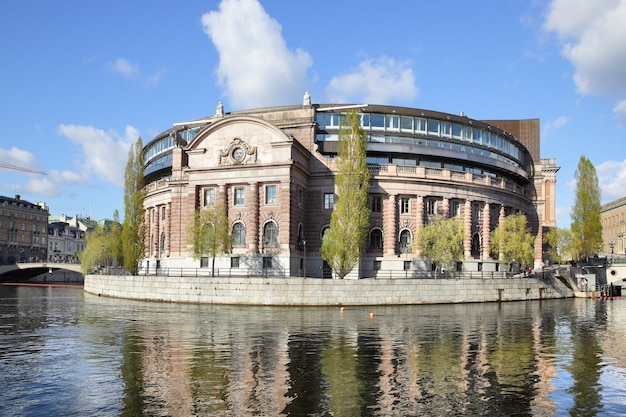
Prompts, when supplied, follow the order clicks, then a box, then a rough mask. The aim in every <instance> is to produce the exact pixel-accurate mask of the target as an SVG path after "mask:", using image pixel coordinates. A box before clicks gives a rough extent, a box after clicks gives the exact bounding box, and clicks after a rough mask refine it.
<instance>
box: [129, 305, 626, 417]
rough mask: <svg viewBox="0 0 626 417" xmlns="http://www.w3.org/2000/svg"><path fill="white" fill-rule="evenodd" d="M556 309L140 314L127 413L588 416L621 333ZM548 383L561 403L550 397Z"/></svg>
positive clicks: (594, 314)
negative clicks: (602, 332) (611, 334)
mask: <svg viewBox="0 0 626 417" xmlns="http://www.w3.org/2000/svg"><path fill="white" fill-rule="evenodd" d="M563 305H564V303H563V302H560V303H559V302H543V303H540V302H530V303H523V302H520V303H513V304H508V305H505V306H501V305H497V304H486V305H471V306H463V305H459V306H455V305H452V306H450V305H448V306H415V307H387V308H385V307H380V308H378V310H380V311H379V312H378V313H377V315H376V317H375V318H373V319H372V318H370V317H369V316H368V313H367V310H365V309H362V308H353V309H347V310H346V312H345V313H343V314H341V313H339V312H338V311H337V310H336V309H329V308H308V309H307V308H305V309H299V308H262V307H245V308H237V307H211V308H210V311H209V312H206V313H204V312H203V308H204V309H207V308H208V307H206V306H204V307H202V306H191V307H187V309H188V310H189V311H188V312H185V313H184V314H182V316H183V317H184V318H185V319H186V321H183V322H181V321H174V320H173V321H171V322H163V321H158V320H142V318H141V317H139V318H138V320H137V321H135V322H132V323H129V324H127V326H128V328H127V329H125V330H124V331H123V334H124V340H123V342H122V356H123V360H122V366H121V374H122V377H123V379H124V383H125V392H124V395H125V396H126V398H125V404H124V415H141V414H144V415H171V416H192V415H214V416H230V415H233V416H235V415H236V416H253V415H268V416H270V415H271V416H279V415H285V416H286V415H289V416H330V415H332V416H336V417H340V416H405V415H431V416H440V415H445V416H453V415H521V416H523V415H527V416H531V415H532V416H549V415H555V414H557V413H558V412H559V405H558V404H557V403H559V404H560V406H561V407H567V404H568V403H571V409H567V408H566V409H565V410H561V411H566V412H567V411H569V412H572V410H576V412H575V414H581V415H594V414H596V413H597V412H598V411H599V410H600V409H601V407H602V398H601V396H602V391H601V390H602V388H601V387H602V384H601V378H602V372H603V366H605V364H603V363H602V352H603V349H605V348H607V347H606V346H603V345H606V344H609V346H608V348H609V349H614V350H615V351H616V352H619V349H622V350H621V352H622V353H621V354H622V356H621V358H620V361H621V362H619V363H616V364H614V365H615V366H618V367H623V366H624V357H623V351H624V348H625V346H624V342H623V341H624V337H623V336H624V333H625V332H622V333H621V336H619V337H615V338H611V339H610V340H611V341H610V342H608V341H604V339H601V338H600V339H599V338H598V336H597V331H598V327H597V326H602V323H603V322H606V315H607V311H606V304H605V306H604V307H598V308H599V309H600V310H593V311H591V312H584V314H581V313H580V312H578V314H581V315H580V317H582V318H581V319H580V320H571V319H570V318H566V319H563V320H561V319H560V318H559V316H561V315H563V316H564V317H566V315H564V314H563V313H562V312H561V310H562V309H563ZM568 305H570V306H571V308H572V309H576V308H583V307H581V306H588V305H589V303H588V302H585V304H582V303H577V302H572V303H570V304H568ZM572 314H574V313H572ZM600 316H603V317H600ZM567 317H571V316H567ZM621 320H623V317H622V318H621ZM181 323H182V324H181ZM589 326H593V328H589ZM617 339H619V340H621V342H617V341H616V340H617ZM607 340H608V339H607ZM617 357H619V356H617ZM620 370H621V372H623V368H620ZM555 381H556V383H557V385H559V387H561V388H562V387H563V386H565V387H566V388H565V389H561V390H560V392H561V394H559V395H561V396H562V395H565V394H563V393H567V394H568V395H570V398H557V399H555V398H554V392H555V389H556V387H555Z"/></svg>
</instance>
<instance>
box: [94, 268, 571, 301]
mask: <svg viewBox="0 0 626 417" xmlns="http://www.w3.org/2000/svg"><path fill="white" fill-rule="evenodd" d="M84 291H85V292H87V293H90V294H94V295H98V296H106V297H113V298H125V299H133V300H143V301H160V302H180V303H193V304H228V305H267V306H359V305H361V306H366V305H410V304H455V303H482V302H504V301H525V300H546V299H560V298H574V296H575V294H574V291H572V289H570V288H568V287H567V286H566V285H564V284H563V283H562V282H560V281H559V280H558V279H555V278H548V279H546V280H538V279H535V278H493V279H361V280H332V279H319V278H272V277H268V278H264V277H250V278H245V277H229V278H222V277H173V276H170V277H165V276H155V275H148V276H145V275H87V276H86V277H85V284H84Z"/></svg>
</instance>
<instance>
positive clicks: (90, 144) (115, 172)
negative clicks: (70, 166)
mask: <svg viewBox="0 0 626 417" xmlns="http://www.w3.org/2000/svg"><path fill="white" fill-rule="evenodd" d="M58 133H59V134H60V135H63V136H65V137H67V138H68V139H69V140H70V141H72V142H74V143H75V144H77V145H78V146H79V147H80V150H81V154H82V160H81V161H80V162H79V163H78V165H79V166H80V167H81V170H82V173H83V174H82V175H83V176H88V175H90V174H95V175H97V176H98V177H100V178H102V179H104V180H106V181H108V182H110V183H112V184H115V185H118V186H123V185H124V169H125V167H126V162H127V160H128V152H129V150H130V146H131V145H132V144H133V143H135V142H136V141H137V138H138V137H139V132H138V130H137V129H135V128H134V127H132V126H127V127H126V132H125V133H124V135H119V134H118V133H117V132H115V131H109V132H108V133H107V132H105V131H104V130H101V129H96V128H95V127H92V126H80V125H63V124H62V125H60V126H59V128H58ZM56 175H58V176H60V177H64V178H65V179H72V178H73V177H72V176H71V175H70V174H69V173H65V172H63V173H57V174H56ZM73 179H77V177H74V178H73Z"/></svg>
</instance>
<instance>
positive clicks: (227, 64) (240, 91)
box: [202, 0, 312, 108]
mask: <svg viewBox="0 0 626 417" xmlns="http://www.w3.org/2000/svg"><path fill="white" fill-rule="evenodd" d="M202 25H203V27H204V31H205V33H206V34H207V35H208V36H209V37H210V38H211V41H212V42H213V44H214V46H215V48H216V49H217V52H218V53H219V64H218V67H217V77H218V82H219V84H220V86H221V87H223V88H224V90H225V93H224V94H225V96H227V97H228V98H229V100H230V103H231V105H233V106H234V107H236V108H250V107H261V106H268V105H280V104H288V103H294V102H300V101H301V100H302V96H303V95H304V93H305V91H308V90H310V88H309V87H310V84H311V82H310V81H309V79H308V77H307V71H308V70H309V68H310V67H311V65H312V60H311V57H310V56H309V54H308V53H307V52H306V51H304V50H302V49H296V50H290V49H289V48H288V47H287V45H286V42H285V40H284V39H283V37H282V34H281V30H282V28H281V26H280V24H279V23H278V22H277V21H276V20H275V19H273V18H271V17H270V16H269V15H268V14H267V13H266V12H265V10H264V9H263V7H262V6H261V5H260V4H259V2H258V1H257V0H223V1H222V2H221V3H220V5H219V11H212V12H209V13H206V14H204V15H203V16H202Z"/></svg>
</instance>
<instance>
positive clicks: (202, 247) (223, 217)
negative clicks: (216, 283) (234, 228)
mask: <svg viewBox="0 0 626 417" xmlns="http://www.w3.org/2000/svg"><path fill="white" fill-rule="evenodd" d="M189 235H190V237H191V242H192V253H193V257H194V258H195V259H200V258H203V257H210V258H211V260H212V265H211V275H213V276H215V257H216V256H217V255H221V254H225V253H230V251H231V246H232V245H231V234H230V225H229V220H228V215H227V214H226V206H224V205H222V204H218V205H215V206H210V207H207V208H205V209H201V210H199V211H196V214H195V216H194V221H193V223H190V225H189Z"/></svg>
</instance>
